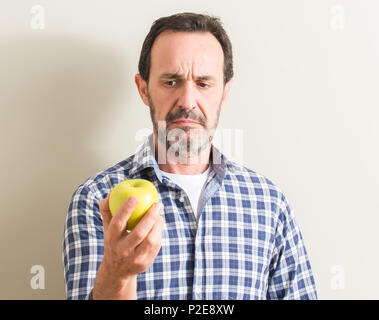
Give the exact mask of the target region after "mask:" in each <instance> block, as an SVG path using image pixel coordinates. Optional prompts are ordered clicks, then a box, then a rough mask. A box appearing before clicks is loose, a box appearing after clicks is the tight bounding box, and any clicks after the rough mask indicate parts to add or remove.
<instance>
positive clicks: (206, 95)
mask: <svg viewBox="0 0 379 320" xmlns="http://www.w3.org/2000/svg"><path fill="white" fill-rule="evenodd" d="M232 78H233V55H232V45H231V43H230V40H229V38H228V36H227V34H226V32H225V30H224V28H223V27H222V24H221V21H220V20H219V19H218V18H216V17H212V16H209V15H202V14H194V13H180V14H175V15H172V16H168V17H163V18H160V19H158V20H157V21H155V22H154V23H153V25H152V27H151V29H150V32H149V33H148V35H147V37H146V39H145V41H144V43H143V46H142V51H141V56H140V61H139V73H138V74H137V75H136V76H135V83H136V85H137V88H138V92H139V94H140V96H141V98H142V100H143V102H144V104H145V105H146V106H148V107H149V109H150V115H151V119H152V122H153V133H152V134H151V135H150V136H149V137H148V139H146V141H145V143H144V144H143V146H142V148H140V149H139V150H138V151H137V152H136V154H134V155H131V156H130V157H129V158H127V159H125V160H123V161H121V162H119V163H118V164H116V165H114V166H112V167H110V168H108V169H107V170H105V171H102V172H100V173H97V174H95V175H94V176H92V177H90V178H88V179H87V180H86V181H85V182H84V183H83V184H81V185H80V186H79V187H78V188H77V190H76V191H75V192H74V194H73V196H72V199H71V202H70V205H69V209H68V214H67V219H66V224H65V230H64V237H63V262H64V269H65V280H66V291H67V299H204V300H205V299H316V298H317V293H316V287H315V282H314V278H313V275H312V271H311V266H310V262H309V258H308V255H307V251H306V249H305V246H304V241H303V237H302V235H301V232H300V230H299V227H298V225H297V224H296V221H295V218H294V215H293V212H292V211H291V208H290V206H289V204H288V201H287V199H286V197H285V195H284V194H283V192H282V191H281V190H280V189H279V188H278V187H277V186H275V185H274V184H273V183H272V182H271V181H270V180H269V179H267V178H266V177H265V176H263V175H261V174H259V173H257V172H255V171H252V170H250V169H248V168H246V167H244V166H242V165H240V164H237V163H235V162H233V161H230V160H229V159H227V157H226V156H225V155H224V154H222V153H221V152H220V151H219V150H218V149H217V148H216V147H215V146H214V145H213V144H212V140H213V136H214V132H215V129H216V127H217V124H218V119H219V115H220V111H221V110H222V109H223V108H224V107H225V105H226V101H227V98H228V96H229V92H230V88H231V83H232ZM133 121H135V120H133ZM136 178H142V179H147V180H149V181H151V182H152V183H153V184H154V185H155V186H156V188H157V190H158V192H159V203H157V204H155V205H154V206H153V207H152V208H151V209H150V210H149V211H148V212H147V213H146V214H145V216H144V217H143V218H142V219H141V221H140V222H139V223H138V224H137V226H136V227H135V228H134V229H133V230H132V231H126V223H127V221H128V219H129V217H130V215H131V213H132V212H133V210H134V208H135V207H136V204H137V201H138V199H137V198H136V197H130V198H129V199H127V200H126V201H125V202H124V204H123V205H122V206H121V207H120V209H119V210H118V211H117V213H116V214H115V215H114V216H113V217H112V215H111V213H110V210H109V193H110V191H111V190H112V188H113V187H114V186H115V185H116V184H117V183H119V182H121V181H124V180H125V179H136Z"/></svg>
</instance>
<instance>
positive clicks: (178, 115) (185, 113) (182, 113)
mask: <svg viewBox="0 0 379 320" xmlns="http://www.w3.org/2000/svg"><path fill="white" fill-rule="evenodd" d="M182 118H184V119H189V120H193V121H196V122H198V123H200V124H201V125H203V126H205V125H206V120H205V118H204V116H203V115H201V114H197V113H196V112H195V111H193V110H185V109H179V110H177V111H174V112H170V113H169V114H168V115H167V116H166V122H167V123H170V122H173V121H175V120H179V119H182Z"/></svg>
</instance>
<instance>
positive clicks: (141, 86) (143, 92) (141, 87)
mask: <svg viewBox="0 0 379 320" xmlns="http://www.w3.org/2000/svg"><path fill="white" fill-rule="evenodd" d="M134 82H135V83H136V85H137V89H138V92H139V95H140V96H141V99H142V101H143V103H144V104H145V105H147V106H148V107H150V103H149V99H148V97H147V82H146V81H145V80H143V79H142V77H141V75H140V74H139V73H137V74H136V75H135V77H134Z"/></svg>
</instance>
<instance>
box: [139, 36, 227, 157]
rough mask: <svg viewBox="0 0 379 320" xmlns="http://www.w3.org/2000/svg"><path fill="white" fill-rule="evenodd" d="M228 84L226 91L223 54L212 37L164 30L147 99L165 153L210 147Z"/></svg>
mask: <svg viewBox="0 0 379 320" xmlns="http://www.w3.org/2000/svg"><path fill="white" fill-rule="evenodd" d="M136 82H137V79H136ZM230 83H231V81H229V83H228V84H227V85H226V86H224V54H223V50H222V47H221V45H220V43H219V42H218V40H217V39H216V38H215V37H214V36H213V35H212V34H211V33H209V32H207V33H204V32H171V31H166V32H163V33H161V34H160V35H159V36H158V37H157V38H156V39H155V42H154V45H153V47H152V50H151V67H150V78H149V83H148V87H147V88H146V96H145V97H143V99H144V102H145V104H146V105H148V106H150V114H151V118H152V121H153V126H154V131H155V134H156V135H157V136H158V138H160V139H161V142H163V143H164V144H165V145H166V148H167V149H169V148H170V146H171V145H172V144H174V143H175V144H178V143H179V144H180V146H185V148H186V150H187V151H188V152H190V155H191V156H194V155H196V154H197V153H198V152H199V151H201V150H203V149H204V148H205V147H206V146H208V145H209V142H210V141H211V140H212V138H213V134H214V130H215V129H216V127H217V124H218V119H219V114H220V110H221V108H223V106H224V102H225V100H226V96H227V95H228V93H229V89H230ZM140 92H141V90H140ZM141 96H142V95H141ZM146 100H147V101H146ZM179 120H185V121H179ZM190 121H191V122H190Z"/></svg>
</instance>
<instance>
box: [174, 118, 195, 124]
mask: <svg viewBox="0 0 379 320" xmlns="http://www.w3.org/2000/svg"><path fill="white" fill-rule="evenodd" d="M172 123H175V124H180V125H196V124H200V123H199V122H197V121H195V120H190V119H179V120H175V121H173V122H172Z"/></svg>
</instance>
